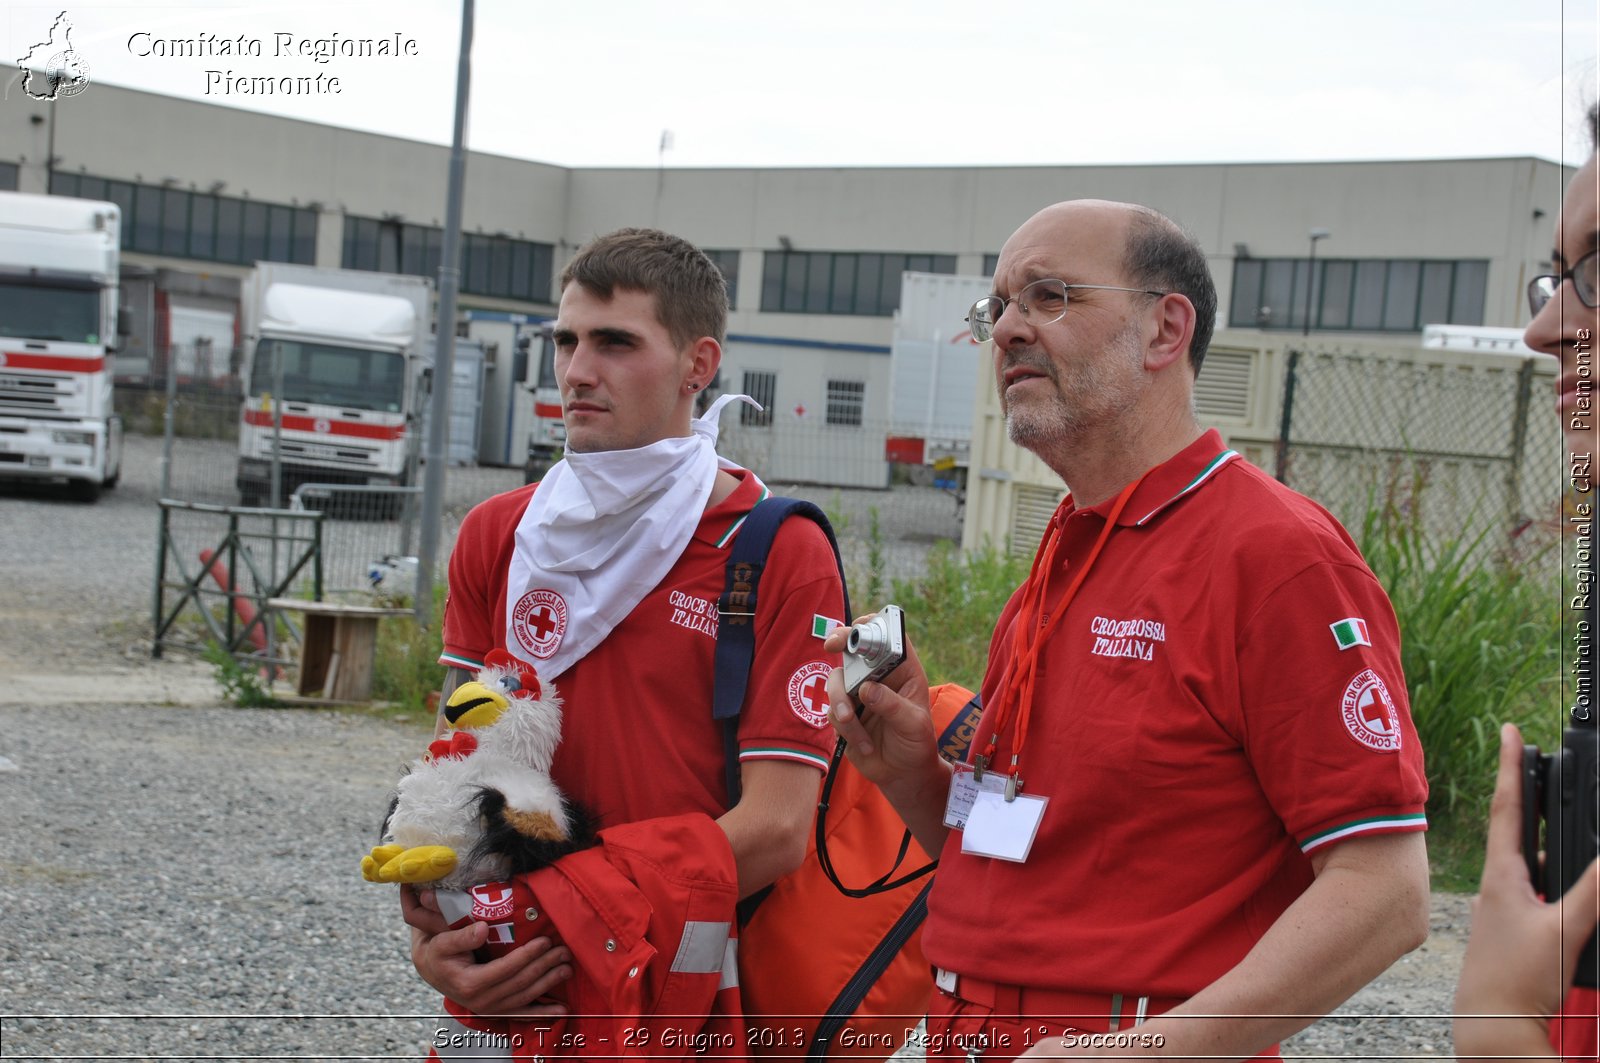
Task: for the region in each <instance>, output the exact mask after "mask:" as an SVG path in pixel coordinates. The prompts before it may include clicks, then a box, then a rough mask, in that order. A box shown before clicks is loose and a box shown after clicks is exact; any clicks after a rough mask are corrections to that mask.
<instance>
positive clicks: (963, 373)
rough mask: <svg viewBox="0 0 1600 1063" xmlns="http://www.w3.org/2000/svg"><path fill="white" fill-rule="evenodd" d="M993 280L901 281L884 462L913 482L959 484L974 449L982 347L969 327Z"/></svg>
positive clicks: (918, 277)
mask: <svg viewBox="0 0 1600 1063" xmlns="http://www.w3.org/2000/svg"><path fill="white" fill-rule="evenodd" d="M991 286H992V282H991V281H990V279H989V278H988V277H965V276H955V275H952V274H945V273H914V272H908V273H904V274H901V279H900V309H899V310H897V311H895V315H894V339H893V340H892V341H891V344H890V348H889V436H888V439H887V440H886V441H885V444H884V451H885V453H884V457H885V458H887V459H888V460H889V461H891V462H895V463H898V464H901V465H905V466H907V467H909V469H910V473H911V478H912V480H913V481H914V482H931V481H933V480H935V479H938V478H940V477H946V478H949V479H956V478H958V477H959V476H961V475H964V473H959V472H957V471H956V470H964V469H965V468H966V467H967V461H968V453H969V451H970V450H971V446H972V406H973V394H972V381H973V379H974V377H975V376H976V370H975V368H974V365H973V362H974V359H976V358H977V357H978V343H977V341H976V340H974V339H973V338H972V332H971V330H970V329H969V328H968V327H967V320H966V319H967V313H968V311H970V310H971V309H972V304H973V303H975V302H977V301H978V300H979V299H981V298H983V297H984V296H986V295H988V294H990V288H991Z"/></svg>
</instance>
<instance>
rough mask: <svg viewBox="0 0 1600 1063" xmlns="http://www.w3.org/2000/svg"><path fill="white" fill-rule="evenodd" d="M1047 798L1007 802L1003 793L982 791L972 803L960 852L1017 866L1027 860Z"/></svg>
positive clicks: (1022, 796) (1021, 797) (1024, 797)
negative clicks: (1008, 862) (987, 857)
mask: <svg viewBox="0 0 1600 1063" xmlns="http://www.w3.org/2000/svg"><path fill="white" fill-rule="evenodd" d="M1048 800H1049V798H1046V797H1034V796H1033V795H1032V794H1018V795H1017V799H1016V800H1015V801H1007V800H1006V797H1005V794H1003V793H990V792H988V791H984V792H982V793H980V794H978V796H977V799H976V800H974V801H973V802H972V809H971V811H969V812H968V813H967V827H966V830H964V831H963V832H962V834H961V851H962V852H964V853H971V854H972V855H974V856H992V857H994V858H995V859H996V860H1010V861H1011V862H1013V863H1017V864H1020V863H1022V862H1023V861H1025V860H1027V859H1028V850H1030V849H1032V848H1033V838H1034V835H1036V834H1038V833H1039V820H1040V819H1042V818H1043V817H1044V806H1045V802H1046V801H1048Z"/></svg>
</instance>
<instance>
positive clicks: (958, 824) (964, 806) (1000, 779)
mask: <svg viewBox="0 0 1600 1063" xmlns="http://www.w3.org/2000/svg"><path fill="white" fill-rule="evenodd" d="M1005 788H1006V777H1005V776H1004V775H1001V774H1000V773H999V772H997V771H986V772H984V773H983V781H982V782H979V781H978V778H977V776H976V775H975V774H974V773H973V770H972V766H971V765H970V764H961V765H958V766H957V767H956V770H955V774H954V775H953V776H951V778H950V796H949V797H948V798H947V799H946V800H945V803H944V825H945V826H946V827H954V828H956V829H957V830H959V829H961V828H962V827H965V826H966V825H967V816H968V815H969V814H970V813H971V812H972V802H973V801H975V800H977V797H978V795H979V794H980V793H996V794H998V793H1003V792H1004V791H1005Z"/></svg>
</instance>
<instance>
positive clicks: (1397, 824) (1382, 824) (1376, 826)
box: [1300, 812, 1428, 853]
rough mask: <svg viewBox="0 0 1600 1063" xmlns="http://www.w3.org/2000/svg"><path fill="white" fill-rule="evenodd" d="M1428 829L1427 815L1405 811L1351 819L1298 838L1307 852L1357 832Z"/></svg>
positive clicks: (1382, 832) (1390, 832)
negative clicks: (1389, 814)
mask: <svg viewBox="0 0 1600 1063" xmlns="http://www.w3.org/2000/svg"><path fill="white" fill-rule="evenodd" d="M1427 829H1428V817H1427V816H1426V815H1425V814H1424V813H1421V812H1407V813H1401V814H1398V815H1393V816H1372V817H1369V818H1367V819H1357V820H1351V821H1350V822H1349V823H1341V824H1340V825H1339V826H1337V827H1330V828H1328V829H1327V830H1325V831H1319V832H1318V833H1316V834H1312V835H1310V836H1308V837H1305V838H1302V839H1300V851H1301V852H1303V853H1309V852H1311V851H1312V850H1313V849H1319V848H1321V847H1322V846H1324V845H1327V844H1329V843H1330V842H1336V841H1340V840H1342V839H1345V838H1349V837H1352V836H1354V835H1357V834H1394V833H1399V832H1403V831H1419V830H1427Z"/></svg>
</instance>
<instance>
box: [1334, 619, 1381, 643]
mask: <svg viewBox="0 0 1600 1063" xmlns="http://www.w3.org/2000/svg"><path fill="white" fill-rule="evenodd" d="M1328 628H1329V629H1330V630H1331V631H1332V632H1333V640H1334V641H1335V642H1337V643H1338V644H1339V649H1340V650H1351V649H1355V648H1356V647H1357V646H1370V645H1372V636H1371V635H1370V634H1368V632H1367V622H1366V621H1365V620H1363V619H1361V618H1360V617H1359V616H1352V617H1347V618H1345V619H1344V620H1341V621H1339V622H1338V623H1337V624H1329V625H1328Z"/></svg>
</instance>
